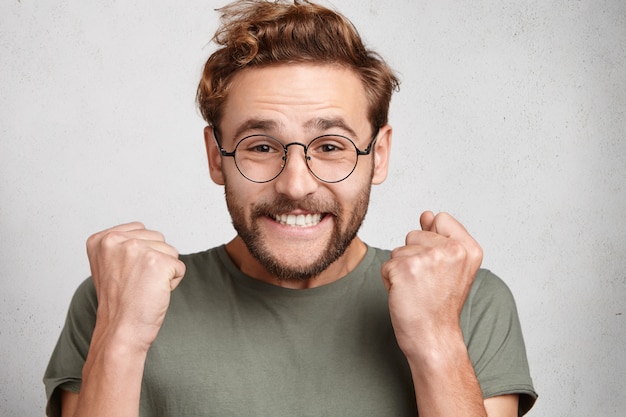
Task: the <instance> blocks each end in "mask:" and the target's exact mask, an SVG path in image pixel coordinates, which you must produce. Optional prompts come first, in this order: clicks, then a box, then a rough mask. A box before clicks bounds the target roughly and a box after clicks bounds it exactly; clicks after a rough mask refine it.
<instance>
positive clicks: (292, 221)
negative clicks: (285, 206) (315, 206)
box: [274, 214, 322, 227]
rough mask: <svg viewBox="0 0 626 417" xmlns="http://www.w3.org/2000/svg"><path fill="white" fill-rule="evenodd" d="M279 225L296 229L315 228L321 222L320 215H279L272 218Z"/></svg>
mask: <svg viewBox="0 0 626 417" xmlns="http://www.w3.org/2000/svg"><path fill="white" fill-rule="evenodd" d="M274 220H276V221H277V222H278V223H280V224H284V225H287V226H296V227H310V226H315V225H316V224H318V223H319V222H320V221H321V220H322V215H321V214H279V215H275V216H274Z"/></svg>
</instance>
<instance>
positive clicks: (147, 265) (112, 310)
mask: <svg viewBox="0 0 626 417" xmlns="http://www.w3.org/2000/svg"><path fill="white" fill-rule="evenodd" d="M87 254H88V257H89V263H90V267H91V274H92V277H93V281H94V284H95V287H96V292H97V295H98V312H97V328H98V330H100V331H105V332H107V333H108V334H109V336H110V337H118V338H120V339H121V340H124V341H126V342H128V343H133V344H135V346H137V347H141V348H146V349H147V348H149V347H150V345H151V344H152V342H153V341H154V339H155V338H156V336H157V333H158V331H159V329H160V327H161V324H162V323H163V320H164V318H165V313H166V312H167V308H168V306H169V302H170V294H171V291H172V290H173V289H174V288H176V286H177V285H178V284H179V283H180V281H181V279H182V278H183V275H184V274H185V265H184V264H183V263H182V262H181V261H180V260H179V259H178V251H177V250H176V249H175V248H173V247H172V246H170V245H168V244H167V243H165V239H164V237H163V235H161V233H159V232H156V231H152V230H148V229H146V228H145V227H144V226H143V224H141V223H129V224H123V225H120V226H116V227H113V228H111V229H107V230H104V231H102V232H99V233H96V234H94V235H93V236H91V237H90V238H89V239H88V240H87Z"/></svg>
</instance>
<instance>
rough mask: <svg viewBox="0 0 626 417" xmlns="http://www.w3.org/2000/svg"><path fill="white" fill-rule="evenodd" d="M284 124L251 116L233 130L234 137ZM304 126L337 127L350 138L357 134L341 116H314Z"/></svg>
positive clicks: (313, 129)
mask: <svg viewBox="0 0 626 417" xmlns="http://www.w3.org/2000/svg"><path fill="white" fill-rule="evenodd" d="M283 126H284V125H283V124H282V123H280V122H278V121H276V120H272V119H256V118H251V119H248V120H246V121H244V122H243V123H241V124H240V125H239V126H238V127H237V130H236V131H235V138H241V137H242V136H243V135H244V134H246V133H248V132H252V131H259V130H261V131H277V130H280V129H281V128H282V127H283ZM304 128H305V129H306V130H309V131H318V132H319V131H326V130H329V129H333V128H339V129H341V130H343V131H344V132H346V133H347V134H348V135H349V136H351V137H352V138H356V137H357V134H356V132H355V131H354V129H352V128H351V127H350V126H349V125H348V123H346V121H345V120H344V119H343V118H342V117H330V118H327V117H316V118H314V119H311V120H308V121H307V122H305V123H304Z"/></svg>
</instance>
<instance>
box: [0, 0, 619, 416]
mask: <svg viewBox="0 0 626 417" xmlns="http://www.w3.org/2000/svg"><path fill="white" fill-rule="evenodd" d="M94 3H96V2H84V1H78V0H74V1H70V0H54V1H53V0H50V1H43V0H40V1H35V0H21V1H17V0H14V1H9V0H5V1H3V2H2V3H1V4H0V56H1V62H2V65H1V66H0V141H1V142H0V198H1V201H0V277H1V278H0V279H1V287H0V299H1V302H0V338H1V339H0V340H1V343H2V346H1V352H2V353H1V354H0V369H1V370H2V371H0V415H2V416H6V417H9V416H35V415H42V414H43V407H44V402H45V400H44V391H43V385H42V384H41V377H42V374H43V371H44V368H45V365H46V363H47V359H48V356H49V354H50V352H51V350H52V348H53V345H54V343H55V341H56V338H57V336H58V333H59V331H60V328H61V326H62V323H63V320H64V316H65V312H66V308H67V305H68V303H69V300H70V297H71V295H72V293H73V291H74V289H75V288H76V286H77V285H78V284H79V282H81V281H82V280H83V279H84V278H85V277H86V276H87V275H88V271H89V270H88V264H87V261H86V257H85V249H84V242H85V239H86V238H87V237H88V235H89V234H91V233H92V232H95V231H97V230H100V229H102V228H105V227H108V226H111V225H114V224H117V223H121V222H127V221H132V220H141V221H143V222H145V223H146V225H148V226H149V227H151V228H154V229H157V230H160V231H162V232H163V233H164V234H165V235H166V237H167V238H168V240H169V242H171V243H172V244H173V245H175V246H176V247H177V248H178V249H179V250H180V251H181V252H192V251H199V250H202V249H204V248H207V247H210V246H214V245H217V244H220V243H222V242H224V241H226V240H228V239H230V238H231V237H232V236H233V230H232V227H231V225H230V219H229V216H228V214H227V212H226V210H225V204H224V203H223V195H222V194H223V191H222V189H221V188H219V187H217V186H214V185H213V184H212V182H211V181H210V178H209V176H208V172H207V168H206V162H205V158H204V148H203V141H202V128H203V126H204V125H203V122H202V120H201V118H200V117H199V115H198V112H197V111H196V110H195V107H194V93H195V87H196V83H197V80H198V76H199V73H200V69H201V65H202V63H203V61H204V59H206V57H207V56H208V54H209V53H210V52H211V50H212V47H211V46H210V45H208V41H209V39H210V37H211V36H212V34H213V31H214V30H215V27H216V14H215V13H214V12H213V9H214V8H215V7H218V6H220V5H223V3H222V2H215V1H207V0H203V1H200V0H194V1H186V2H178V1H173V0H172V1H165V0H159V1H153V0H150V1H148V0H136V1H132V2H130V1H106V2H105V1H102V2H98V4H94ZM334 4H335V6H337V7H338V8H339V9H340V10H342V11H343V12H345V13H346V14H347V15H348V16H349V17H351V18H352V20H353V21H354V22H355V24H356V25H357V27H358V28H359V30H360V32H361V33H362V35H363V36H364V38H365V39H366V41H367V42H368V44H369V45H370V46H373V47H374V48H376V49H377V50H379V51H380V52H381V53H382V54H383V55H384V56H385V57H386V58H387V59H388V61H389V62H390V64H391V65H392V66H393V67H394V68H395V69H396V70H397V71H398V72H399V74H400V76H401V78H402V80H403V83H402V87H401V91H400V93H398V94H397V95H395V96H394V99H393V102H392V111H391V121H392V124H393V126H394V128H395V130H394V149H393V155H392V166H391V176H390V178H389V179H388V181H387V182H386V183H384V184H383V185H381V186H379V187H376V188H375V189H374V193H373V198H372V206H371V209H370V212H369V214H368V217H367V219H366V224H365V225H364V228H363V233H362V235H363V237H364V238H365V239H366V241H367V242H369V243H370V244H373V245H376V246H381V247H395V246H398V245H400V244H402V242H403V239H404V235H405V234H406V232H408V231H409V230H410V229H412V228H415V227H417V225H418V215H419V213H420V212H421V211H422V210H425V209H432V210H436V211H439V210H441V211H448V212H450V213H452V214H453V215H455V216H457V217H458V218H459V219H461V220H462V222H463V223H464V224H465V225H466V226H467V228H468V229H469V230H470V231H471V232H472V233H473V234H474V235H475V237H476V238H477V239H478V241H479V242H480V243H481V244H482V245H483V247H484V250H485V253H486V256H485V262H484V265H485V266H486V267H488V268H490V269H492V270H493V271H494V272H496V273H497V274H498V275H500V276H501V277H502V278H503V279H504V280H505V281H506V282H507V283H508V284H509V286H510V287H511V289H512V290H513V292H514V294H515V296H516V298H517V302H518V307H519V311H520V315H521V319H522V322H523V328H524V331H525V336H526V342H527V347H528V355H529V359H530V364H531V368H532V373H533V377H534V381H535V384H536V388H537V389H538V391H539V392H540V395H541V397H540V399H539V402H538V403H537V405H536V407H535V409H534V410H533V411H532V412H531V415H533V416H622V415H623V410H624V409H625V408H626V399H625V396H624V388H626V386H625V385H626V361H625V360H624V357H623V353H624V350H625V349H626V343H625V341H626V340H625V339H626V338H625V330H626V328H625V322H626V307H625V302H626V297H625V296H626V261H625V259H624V255H625V254H626V239H625V232H626V224H625V223H626V222H625V217H626V215H625V213H626V190H625V185H624V184H625V182H626V162H625V161H626V156H625V154H626V141H625V138H624V133H625V132H626V87H625V86H626V65H625V57H626V52H625V51H626V6H625V3H624V2H623V1H619V0H614V1H611V0H604V1H603V0H598V1H589V0H587V1H564V0H560V1H530V0H526V1H501V2H500V1H498V2H497V1H474V2H452V1H440V2H434V1H409V0H404V1H395V2H393V3H391V2H381V1H362V0H335V1H334Z"/></svg>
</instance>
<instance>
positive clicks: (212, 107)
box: [196, 0, 399, 128]
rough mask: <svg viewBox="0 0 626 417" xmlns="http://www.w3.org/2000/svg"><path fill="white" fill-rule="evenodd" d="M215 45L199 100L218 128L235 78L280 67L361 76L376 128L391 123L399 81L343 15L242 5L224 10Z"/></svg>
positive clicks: (299, 2)
mask: <svg viewBox="0 0 626 417" xmlns="http://www.w3.org/2000/svg"><path fill="white" fill-rule="evenodd" d="M218 11H219V12H220V13H221V20H220V22H221V25H220V27H219V28H218V30H217V32H216V33H215V36H214V37H213V39H212V40H213V41H214V42H215V43H216V44H217V45H218V46H219V48H218V49H217V50H216V51H215V52H214V53H213V54H212V55H211V56H210V57H209V59H208V60H207V62H206V63H205V65H204V70H203V73H202V79H201V80H200V84H199V85H198V90H197V94H196V100H197V102H198V107H199V109H200V112H201V114H202V117H203V118H204V120H206V122H207V123H208V124H209V125H212V126H215V125H216V124H218V123H219V121H220V120H221V117H222V114H221V111H222V108H223V104H224V102H225V100H226V98H227V96H228V92H229V89H230V86H231V84H232V80H233V77H234V76H235V75H236V74H237V73H238V72H239V71H241V70H243V69H246V68H253V67H267V66H271V65H279V64H297V63H311V64H317V65H319V64H331V65H340V66H345V67H347V68H350V69H352V70H353V71H355V73H356V74H358V76H359V77H360V79H361V81H362V83H363V86H364V88H365V91H366V94H367V98H368V102H369V109H368V117H369V119H370V122H371V124H372V126H373V128H378V127H381V126H383V125H385V124H386V123H387V119H388V113H389V103H390V101H391V95H392V93H393V91H394V90H398V87H399V81H398V78H397V77H396V76H395V74H394V73H393V71H392V70H391V68H390V67H389V66H388V65H387V63H385V61H384V60H383V59H382V58H381V56H380V55H379V54H377V53H376V52H374V51H372V50H370V49H367V48H366V47H365V46H364V44H363V41H362V40H361V37H360V36H359V34H358V32H357V30H356V28H355V27H354V26H353V24H352V23H351V22H350V21H349V20H348V19H347V18H346V17H344V16H343V15H341V14H340V13H338V12H335V11H333V10H330V9H328V8H325V7H323V6H320V5H317V4H314V3H311V2H309V1H307V0H294V1H293V3H292V2H290V1H287V0H275V1H267V0H240V1H236V2H233V3H231V4H229V5H227V6H225V7H223V8H221V9H218Z"/></svg>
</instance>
